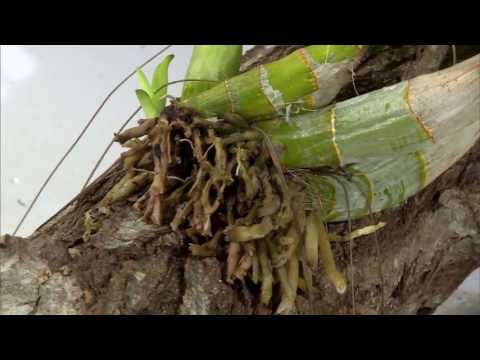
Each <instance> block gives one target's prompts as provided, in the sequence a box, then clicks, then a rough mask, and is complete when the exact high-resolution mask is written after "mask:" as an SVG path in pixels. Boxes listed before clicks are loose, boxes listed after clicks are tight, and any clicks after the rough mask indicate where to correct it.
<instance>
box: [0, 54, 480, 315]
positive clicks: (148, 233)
mask: <svg viewBox="0 0 480 360" xmlns="http://www.w3.org/2000/svg"><path fill="white" fill-rule="evenodd" d="M298 46H299V45H286V46H272V45H263V46H257V47H256V48H255V49H254V50H253V51H250V52H249V53H248V54H247V55H246V56H245V59H244V62H243V69H246V68H249V67H251V66H254V65H256V64H258V63H261V62H266V61H271V60H274V59H275V58H278V57H280V56H283V55H285V54H287V53H289V52H291V51H293V50H294V49H295V48H297V47H298ZM447 52H448V46H443V45H442V46H438V45H425V46H400V47H396V48H388V49H386V50H379V51H376V52H373V53H370V54H366V55H365V59H364V61H363V62H362V64H361V65H360V66H359V67H358V68H357V69H355V85H356V86H355V88H356V91H358V92H359V93H364V92H366V91H371V90H373V89H377V88H381V87H383V86H386V85H389V84H392V83H395V82H398V81H400V80H401V79H404V78H410V77H412V76H417V75H419V74H423V73H427V72H431V71H435V70H437V69H438V68H439V66H440V64H441V63H442V62H443V61H444V60H445V55H446V54H447ZM355 88H354V86H353V85H349V86H348V87H346V88H345V89H344V90H343V91H342V93H341V94H340V95H339V99H342V98H348V97H351V96H354V95H355V93H356V91H355ZM120 176H121V170H120V167H119V164H118V163H116V164H114V165H113V166H112V167H111V168H110V170H108V171H107V172H106V173H105V174H104V175H102V176H101V177H100V178H99V179H98V180H97V181H96V182H95V183H93V184H92V185H91V186H90V187H89V188H88V189H87V190H86V191H85V192H83V193H82V194H80V195H79V196H78V197H76V198H75V201H74V202H73V203H72V204H71V205H70V206H69V207H67V208H66V209H64V210H63V211H62V212H61V213H59V214H57V215H56V216H55V217H54V218H53V219H52V220H51V221H49V222H48V223H47V224H46V225H45V226H43V227H41V228H40V229H39V230H37V231H36V232H35V233H34V234H33V235H32V236H30V237H29V238H18V237H15V238H14V237H9V236H6V237H3V238H2V240H1V242H0V314H146V313H148V314H270V313H271V312H272V310H271V309H268V308H264V307H260V306H259V305H258V302H257V296H256V295H257V292H258V289H256V288H255V287H253V286H251V284H249V283H244V284H242V283H237V284H235V285H234V286H230V285H228V284H227V283H225V282H224V281H223V279H224V260H223V259H217V258H202V259H200V258H193V257H191V256H190V255H189V249H188V241H187V240H188V239H184V238H180V237H179V236H177V235H175V234H173V233H169V232H168V229H165V228H162V227H156V226H152V225H146V224H144V223H143V222H142V221H140V220H138V218H139V216H138V214H137V213H136V212H135V211H134V210H133V208H132V207H131V206H129V205H128V204H125V203H124V204H119V205H116V206H115V207H114V209H113V210H114V212H113V215H111V216H109V217H107V218H105V220H104V222H103V226H102V227H101V229H100V230H99V231H98V232H97V233H96V234H95V235H94V236H92V238H91V240H90V241H89V242H87V243H84V242H83V240H82V234H83V232H84V225H83V214H84V213H85V211H86V210H88V209H89V208H91V207H92V206H93V205H94V204H95V203H96V202H98V201H99V200H100V199H101V198H102V197H103V195H104V194H105V193H106V192H107V191H108V190H109V189H110V188H111V187H112V186H113V184H114V183H115V181H116V180H118V178H119V177H120ZM375 219H376V221H378V220H379V219H381V220H382V221H385V222H387V223H388V226H387V227H386V228H385V229H383V230H381V231H380V232H378V245H379V249H380V253H379V254H378V253H377V247H376V242H375V239H374V237H373V236H369V237H364V238H361V239H358V240H356V241H355V243H354V245H353V259H354V288H355V293H354V295H355V304H356V307H355V308H356V313H357V314H378V313H380V312H382V306H381V303H382V300H381V299H382V289H383V296H384V306H383V312H384V313H388V314H426V313H431V312H433V311H434V309H435V308H436V307H437V306H438V305H440V304H441V303H442V302H443V301H444V300H445V299H446V298H447V297H448V296H449V295H450V294H451V293H452V292H453V291H454V290H455V288H456V287H457V286H458V285H459V284H460V283H461V282H462V281H463V280H464V279H465V277H466V276H467V275H468V274H469V273H470V272H471V271H473V270H474V269H475V268H477V267H479V266H480V143H477V144H476V145H475V146H474V148H473V149H472V150H471V151H470V152H469V153H468V154H466V155H465V156H464V157H463V159H462V160H461V161H459V162H458V163H457V164H456V165H454V166H453V167H452V168H450V169H449V170H448V171H447V172H445V173H444V174H443V175H442V176H441V177H440V178H439V179H437V180H436V181H435V182H434V183H432V184H431V185H430V186H429V187H428V188H427V189H425V190H424V191H422V192H421V193H420V194H417V196H415V197H413V198H412V199H410V200H409V201H408V202H407V204H406V205H405V206H403V207H402V208H399V209H396V210H392V211H389V212H385V213H382V214H377V215H375ZM370 221H371V219H365V220H362V221H361V222H357V223H355V224H354V226H355V227H356V226H361V225H364V224H367V223H369V222H370ZM343 227H344V225H337V226H336V228H337V230H341V229H342V228H343ZM333 246H334V252H335V256H336V259H337V262H338V265H339V268H340V269H341V271H342V272H344V273H345V274H347V275H348V278H350V270H351V269H350V267H349V245H348V244H340V243H335V244H334V245H333ZM379 265H381V270H382V273H383V286H382V281H381V279H380V275H379ZM314 280H315V281H314V285H315V288H316V291H317V293H316V294H315V295H314V297H313V299H312V302H311V303H310V302H309V301H308V300H307V299H306V298H304V297H303V296H301V295H300V296H299V297H298V299H297V303H296V305H297V306H296V311H295V312H296V313H299V314H312V313H313V314H350V313H352V310H353V307H352V293H351V288H349V290H348V291H347V293H346V294H345V295H343V296H340V295H338V294H337V293H336V292H335V290H334V289H333V287H332V286H331V285H330V283H329V282H328V281H327V279H326V278H325V276H324V274H323V272H322V269H321V268H320V269H319V270H318V272H317V273H316V274H315V277H314Z"/></svg>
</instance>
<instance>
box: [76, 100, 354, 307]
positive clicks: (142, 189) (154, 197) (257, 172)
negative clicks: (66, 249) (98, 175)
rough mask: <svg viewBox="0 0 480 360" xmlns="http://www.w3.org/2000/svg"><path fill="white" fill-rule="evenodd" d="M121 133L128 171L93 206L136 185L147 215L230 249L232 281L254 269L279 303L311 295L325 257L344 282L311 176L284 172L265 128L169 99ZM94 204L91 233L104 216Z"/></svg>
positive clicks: (266, 296) (215, 248)
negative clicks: (308, 207)
mask: <svg viewBox="0 0 480 360" xmlns="http://www.w3.org/2000/svg"><path fill="white" fill-rule="evenodd" d="M116 140H117V141H118V142H120V143H122V145H123V146H124V147H126V148H128V150H127V151H126V152H125V153H124V154H123V155H122V159H123V165H124V169H125V171H126V175H125V177H124V178H123V179H122V180H121V181H120V182H119V183H118V184H117V185H115V186H114V188H112V190H111V191H110V192H109V193H108V194H107V195H106V196H105V198H104V199H103V200H102V201H101V202H100V203H99V204H98V205H97V207H95V208H94V209H92V211H96V212H98V211H99V209H104V210H105V209H108V208H109V207H110V205H112V204H113V203H115V202H117V201H121V200H125V199H127V198H128V199H130V200H131V197H132V195H135V196H136V199H137V200H136V202H135V204H134V208H135V209H137V210H138V211H140V212H141V213H142V214H143V219H144V221H146V222H148V223H153V224H157V225H168V226H170V228H171V229H172V230H173V231H176V232H180V233H182V234H184V235H186V237H187V238H189V239H192V243H191V244H190V250H191V253H192V255H193V256H200V257H206V256H226V269H225V277H226V281H227V282H229V283H233V282H235V281H238V280H240V281H245V280H246V279H247V278H248V279H250V280H251V282H253V283H254V284H257V285H258V286H259V287H260V302H261V303H262V304H263V305H265V306H271V307H275V308H276V311H277V313H282V314H286V313H289V312H290V311H291V310H292V309H293V308H294V306H295V299H296V296H297V292H298V291H303V292H306V293H307V294H308V295H310V296H311V294H312V292H313V273H314V272H316V271H317V269H318V267H319V259H321V260H322V262H323V263H324V265H325V269H326V271H327V273H328V274H329V276H330V277H331V278H332V279H333V277H335V281H337V290H342V289H343V288H341V287H339V286H338V278H339V277H338V274H337V273H338V272H336V273H335V271H336V268H335V263H334V261H333V256H332V254H331V249H330V248H329V246H328V247H327V246H326V243H325V242H324V241H322V239H323V240H324V239H325V238H324V237H323V238H322V235H323V233H321V231H320V230H321V229H319V227H318V224H317V222H318V218H317V215H316V214H315V213H312V214H307V213H306V211H305V207H304V188H305V185H304V184H302V183H301V182H299V181H297V179H296V178H295V176H291V175H290V174H288V173H287V174H285V173H284V171H283V169H282V168H281V166H280V164H279V161H278V158H277V156H276V154H275V153H274V150H273V146H272V144H271V143H270V142H269V139H267V138H265V134H263V133H262V132H261V131H259V130H257V129H254V128H247V126H246V124H245V123H244V122H242V121H240V120H239V119H237V118H235V116H230V117H229V118H228V119H227V121H221V120H218V119H216V121H210V120H208V119H202V118H200V117H199V116H198V115H197V114H195V112H193V111H191V110H189V109H184V108H177V107H176V106H175V105H173V106H170V107H168V108H166V110H165V111H164V113H162V115H161V116H160V117H159V118H158V119H147V120H145V121H143V122H142V123H141V124H140V125H139V126H137V127H136V128H133V129H130V130H127V131H126V132H124V133H122V134H118V135H116ZM92 214H93V213H92V212H89V213H87V214H86V218H85V225H86V228H87V231H86V234H87V235H86V236H87V237H89V236H90V234H91V233H92V232H95V231H96V230H97V229H98V227H99V226H100V225H99V222H98V221H97V220H96V219H95V217H94V216H92ZM353 235H358V234H353ZM326 239H327V243H328V244H329V240H328V237H327V238H326ZM332 274H333V275H332ZM277 289H278V291H279V293H278V295H279V296H276V295H275V294H276V293H274V292H275V291H276V290H277ZM340 292H341V291H340ZM274 295H275V296H274ZM277 299H279V300H277ZM276 302H278V303H276Z"/></svg>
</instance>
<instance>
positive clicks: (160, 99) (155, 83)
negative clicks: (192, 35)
mask: <svg viewBox="0 0 480 360" xmlns="http://www.w3.org/2000/svg"><path fill="white" fill-rule="evenodd" d="M174 57H175V56H174V55H168V56H167V57H166V58H165V59H163V61H162V62H161V63H160V64H158V66H157V68H156V69H155V72H154V73H153V79H152V92H153V94H152V95H151V98H152V102H153V104H154V106H155V108H156V109H157V111H158V113H159V114H160V113H161V112H162V111H163V108H164V107H165V103H166V100H167V99H166V95H167V90H168V89H167V88H166V87H164V88H163V89H161V90H159V91H157V90H158V89H160V88H161V87H162V86H164V85H165V84H166V83H167V82H168V67H169V65H170V63H171V62H172V60H173V58H174Z"/></svg>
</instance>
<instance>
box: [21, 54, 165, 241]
mask: <svg viewBox="0 0 480 360" xmlns="http://www.w3.org/2000/svg"><path fill="white" fill-rule="evenodd" d="M172 46H173V45H167V46H165V47H164V48H163V49H161V50H160V51H158V52H157V53H156V54H155V55H153V56H152V57H151V58H149V59H148V60H147V61H145V62H144V63H143V64H142V65H140V66H139V67H140V68H143V67H144V66H146V65H147V64H149V63H150V62H152V61H153V60H155V59H156V58H157V57H158V56H160V55H161V54H162V53H164V52H165V51H167V50H168V49H169V48H170V47H172ZM136 72H137V70H136V69H135V71H132V72H131V73H130V74H129V75H127V76H126V77H125V78H124V79H123V80H122V81H120V82H119V83H118V84H117V85H116V86H115V87H114V88H113V90H112V91H110V92H109V93H108V95H107V96H106V97H105V99H104V100H103V101H102V103H101V104H100V106H99V107H98V108H97V110H96V111H95V113H94V114H93V115H92V117H91V118H90V120H89V121H88V122H87V124H86V125H85V127H84V128H83V129H82V131H81V132H80V134H79V135H78V137H77V138H76V139H75V141H74V142H73V144H72V145H71V146H70V147H69V149H68V150H67V152H66V153H65V154H64V155H63V156H62V158H61V159H60V161H59V162H58V163H57V165H55V167H54V169H53V170H52V171H51V172H50V174H49V175H48V177H47V179H46V180H45V181H44V183H43V184H42V186H41V187H40V190H38V192H37V194H36V195H35V197H34V199H33V201H32V202H31V203H30V206H29V207H28V209H27V211H25V214H24V215H23V217H22V219H21V220H20V222H19V223H18V225H17V227H16V228H15V230H14V232H13V236H15V235H16V234H17V232H18V230H20V227H21V226H22V225H23V223H24V222H25V220H26V219H27V217H28V215H29V214H30V212H31V211H32V209H33V207H34V206H35V204H36V203H37V201H38V198H39V197H40V195H41V194H42V192H43V190H44V189H45V187H46V186H47V185H48V183H49V182H50V180H51V179H52V177H53V175H55V173H56V172H57V170H58V169H59V167H60V166H61V165H62V164H63V162H64V161H65V159H66V158H67V157H68V156H69V155H70V153H71V152H72V151H73V149H74V148H75V146H77V144H78V142H79V141H80V140H81V138H82V137H83V135H85V133H86V131H87V130H88V128H89V127H90V125H92V123H93V120H95V118H96V117H97V115H98V113H99V112H100V110H102V108H103V107H104V106H105V104H106V103H107V101H108V100H109V99H110V98H111V97H112V95H113V94H114V93H115V92H116V91H117V90H118V89H119V88H120V87H121V86H122V85H123V84H125V83H126V82H127V81H128V80H129V79H130V78H131V77H132V76H134V75H135V74H136Z"/></svg>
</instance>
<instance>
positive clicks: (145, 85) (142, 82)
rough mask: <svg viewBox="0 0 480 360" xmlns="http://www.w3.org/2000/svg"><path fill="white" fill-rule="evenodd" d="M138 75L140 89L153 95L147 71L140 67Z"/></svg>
mask: <svg viewBox="0 0 480 360" xmlns="http://www.w3.org/2000/svg"><path fill="white" fill-rule="evenodd" d="M137 77H138V84H139V86H140V89H142V90H143V91H145V92H146V93H147V94H148V95H150V96H152V94H153V91H152V88H151V86H150V84H149V82H148V79H147V77H146V75H145V73H144V72H143V70H142V69H140V68H137Z"/></svg>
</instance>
